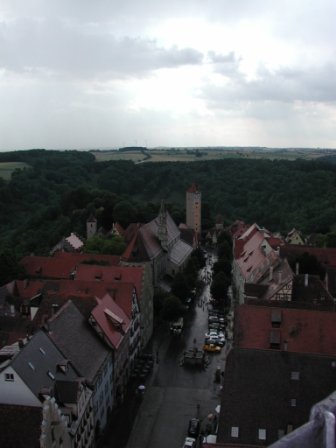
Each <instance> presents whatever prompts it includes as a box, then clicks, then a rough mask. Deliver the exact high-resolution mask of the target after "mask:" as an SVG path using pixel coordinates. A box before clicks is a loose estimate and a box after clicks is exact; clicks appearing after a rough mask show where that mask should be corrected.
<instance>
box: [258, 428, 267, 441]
mask: <svg viewBox="0 0 336 448" xmlns="http://www.w3.org/2000/svg"><path fill="white" fill-rule="evenodd" d="M258 438H259V440H266V429H259V430H258Z"/></svg>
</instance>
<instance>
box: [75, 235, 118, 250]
mask: <svg viewBox="0 0 336 448" xmlns="http://www.w3.org/2000/svg"><path fill="white" fill-rule="evenodd" d="M125 249H126V244H125V242H124V240H123V238H121V237H120V236H119V235H114V236H111V237H109V238H105V237H103V236H100V235H95V236H93V237H92V238H90V239H89V240H87V241H86V243H85V245H84V251H85V252H87V253H96V254H110V255H121V254H122V253H123V252H124V250H125Z"/></svg>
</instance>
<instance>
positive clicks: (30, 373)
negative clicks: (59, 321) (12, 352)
mask: <svg viewBox="0 0 336 448" xmlns="http://www.w3.org/2000/svg"><path fill="white" fill-rule="evenodd" d="M63 362H64V355H63V354H62V353H61V352H60V351H59V350H58V349H57V348H56V347H55V345H54V344H53V343H52V341H51V340H50V339H49V338H48V336H47V335H46V334H45V333H44V332H43V331H42V330H40V331H38V332H37V333H36V334H35V335H34V336H33V337H32V339H31V340H30V341H29V342H28V343H27V344H26V345H25V346H24V347H23V348H22V350H21V351H20V352H19V353H18V355H17V356H16V357H15V358H14V359H13V361H12V363H11V365H12V367H13V369H15V371H16V372H17V373H18V374H19V375H20V377H21V378H22V380H23V381H24V382H25V384H26V385H27V386H28V387H29V388H30V389H31V391H32V392H33V393H34V395H35V396H36V397H38V398H39V393H40V391H41V390H42V388H43V389H49V388H53V385H54V382H55V380H57V379H60V380H64V379H66V380H75V379H76V378H78V375H77V374H76V372H75V370H74V369H73V367H72V366H71V365H68V370H67V372H66V373H63V372H61V371H60V370H59V369H57V365H58V364H61V363H63Z"/></svg>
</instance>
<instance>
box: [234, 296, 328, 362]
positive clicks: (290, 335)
mask: <svg viewBox="0 0 336 448" xmlns="http://www.w3.org/2000/svg"><path fill="white" fill-rule="evenodd" d="M272 312H275V313H279V312H280V313H281V324H280V326H279V327H278V328H275V327H274V328H273V327H272ZM335 321H336V313H335V312H329V311H315V310H302V309H288V308H280V307H276V308H274V307H271V306H260V305H246V304H244V305H240V306H238V307H237V308H236V314H235V344H236V346H237V347H239V348H251V349H268V348H270V335H271V331H272V330H276V331H277V332H279V335H280V341H281V349H282V348H283V343H284V341H286V342H287V349H288V351H291V352H298V353H311V354H320V355H336V332H335Z"/></svg>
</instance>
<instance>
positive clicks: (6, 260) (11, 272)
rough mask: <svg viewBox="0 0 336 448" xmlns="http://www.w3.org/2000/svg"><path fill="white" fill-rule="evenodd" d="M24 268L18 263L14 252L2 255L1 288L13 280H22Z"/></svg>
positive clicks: (0, 255) (0, 256)
mask: <svg viewBox="0 0 336 448" xmlns="http://www.w3.org/2000/svg"><path fill="white" fill-rule="evenodd" d="M23 274H24V271H23V268H22V267H21V266H20V264H19V263H18V262H17V260H16V258H15V257H14V256H13V254H12V252H10V251H9V250H4V251H2V252H1V253H0V286H1V285H4V284H6V283H8V282H11V281H12V280H15V279H18V278H22V276H23Z"/></svg>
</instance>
